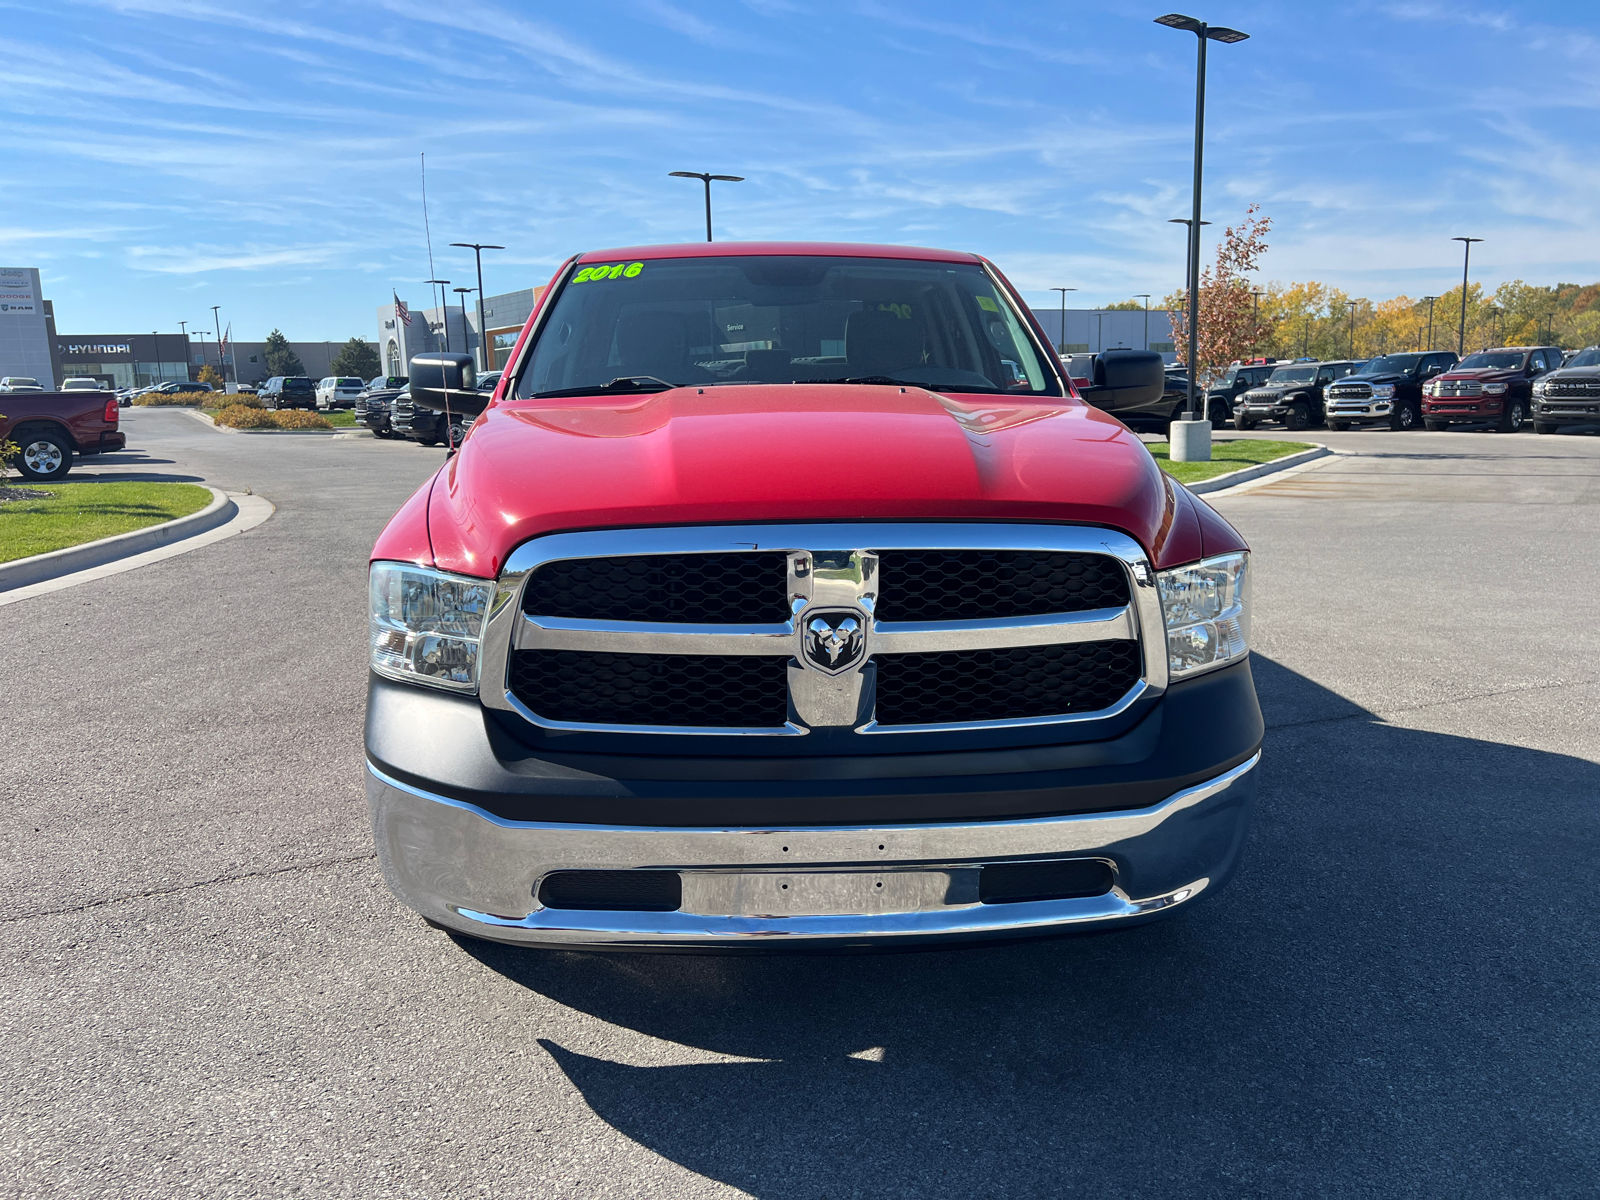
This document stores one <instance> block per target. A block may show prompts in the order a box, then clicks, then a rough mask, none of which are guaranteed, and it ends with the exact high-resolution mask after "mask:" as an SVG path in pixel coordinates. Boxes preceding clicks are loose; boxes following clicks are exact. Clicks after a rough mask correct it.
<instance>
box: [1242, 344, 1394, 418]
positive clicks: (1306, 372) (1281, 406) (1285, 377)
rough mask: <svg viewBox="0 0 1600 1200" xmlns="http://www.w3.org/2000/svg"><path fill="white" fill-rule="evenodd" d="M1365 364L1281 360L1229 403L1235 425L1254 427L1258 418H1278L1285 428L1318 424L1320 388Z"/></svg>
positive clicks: (1320, 400) (1320, 404) (1355, 362)
mask: <svg viewBox="0 0 1600 1200" xmlns="http://www.w3.org/2000/svg"><path fill="white" fill-rule="evenodd" d="M1364 365H1365V364H1364V363H1362V362H1359V361H1352V360H1350V359H1341V360H1339V361H1338V362H1321V363H1319V362H1293V363H1282V364H1280V365H1278V366H1276V367H1273V368H1272V374H1271V375H1269V376H1267V381H1266V383H1264V384H1262V385H1261V386H1260V387H1256V388H1251V389H1250V390H1249V391H1248V392H1245V393H1243V394H1242V395H1241V396H1240V397H1239V398H1238V399H1237V400H1236V401H1234V405H1233V424H1234V428H1236V429H1254V428H1255V427H1256V426H1257V425H1259V424H1260V423H1261V422H1262V421H1282V422H1283V425H1284V428H1285V429H1295V430H1299V429H1310V428H1311V427H1312V426H1313V425H1320V424H1322V389H1323V388H1325V387H1327V386H1328V385H1329V384H1330V383H1332V382H1333V381H1334V380H1335V379H1343V378H1344V377H1345V376H1346V375H1350V374H1353V373H1354V372H1356V371H1359V370H1360V369H1361V368H1362V367H1363V366H1364Z"/></svg>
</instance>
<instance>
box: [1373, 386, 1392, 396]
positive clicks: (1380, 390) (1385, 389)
mask: <svg viewBox="0 0 1600 1200" xmlns="http://www.w3.org/2000/svg"><path fill="white" fill-rule="evenodd" d="M1372 398H1373V399H1374V400H1393V399H1394V384H1392V383H1375V384H1373V385H1372Z"/></svg>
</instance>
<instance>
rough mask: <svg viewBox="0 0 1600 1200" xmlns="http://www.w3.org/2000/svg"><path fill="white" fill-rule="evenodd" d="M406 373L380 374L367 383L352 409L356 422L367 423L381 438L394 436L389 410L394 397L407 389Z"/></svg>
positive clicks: (359, 423)
mask: <svg viewBox="0 0 1600 1200" xmlns="http://www.w3.org/2000/svg"><path fill="white" fill-rule="evenodd" d="M405 386H406V377H405V376H404V375H379V376H377V377H376V378H374V379H372V380H370V381H369V382H368V383H367V388H366V390H365V391H364V392H362V393H361V394H360V395H359V396H357V397H356V399H355V403H354V405H352V411H353V412H354V413H355V418H356V424H357V425H365V426H366V427H367V428H368V429H370V430H372V432H373V433H374V434H376V435H377V436H378V437H380V438H389V437H393V436H394V429H393V427H392V426H391V425H390V423H389V410H390V406H391V405H392V403H393V401H394V398H395V397H396V396H398V395H399V394H400V393H401V392H402V391H404V390H405Z"/></svg>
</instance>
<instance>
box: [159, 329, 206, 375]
mask: <svg viewBox="0 0 1600 1200" xmlns="http://www.w3.org/2000/svg"><path fill="white" fill-rule="evenodd" d="M188 356H189V348H188V347H187V346H185V347H184V358H185V359H187V358H188ZM156 357H157V358H160V357H161V356H160V355H159V354H158V355H157V356H156ZM205 362H206V331H205V330H204V329H202V330H200V365H201V366H204V365H205ZM158 366H159V364H158ZM183 374H184V377H185V378H187V377H188V375H189V364H188V363H187V362H185V363H184V366H183Z"/></svg>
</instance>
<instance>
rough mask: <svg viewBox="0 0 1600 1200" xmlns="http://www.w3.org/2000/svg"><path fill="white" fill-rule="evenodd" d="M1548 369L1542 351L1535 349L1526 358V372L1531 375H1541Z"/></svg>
mask: <svg viewBox="0 0 1600 1200" xmlns="http://www.w3.org/2000/svg"><path fill="white" fill-rule="evenodd" d="M1549 369H1550V368H1549V367H1547V366H1545V363H1544V351H1543V350H1535V351H1534V352H1533V354H1532V355H1531V356H1530V357H1529V359H1528V372H1529V373H1530V374H1532V375H1543V374H1544V373H1545V372H1546V371H1548V370H1549Z"/></svg>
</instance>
